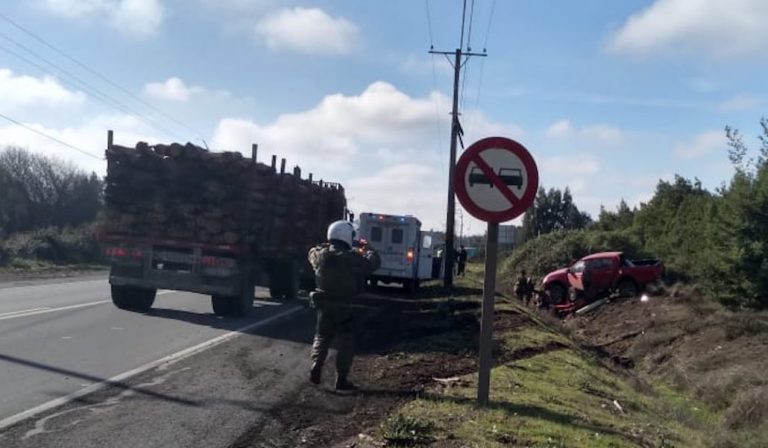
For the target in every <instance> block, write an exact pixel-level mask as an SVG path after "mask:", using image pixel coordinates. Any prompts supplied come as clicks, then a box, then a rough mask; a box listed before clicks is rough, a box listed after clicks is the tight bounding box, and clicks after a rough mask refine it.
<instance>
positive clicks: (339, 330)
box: [309, 221, 381, 391]
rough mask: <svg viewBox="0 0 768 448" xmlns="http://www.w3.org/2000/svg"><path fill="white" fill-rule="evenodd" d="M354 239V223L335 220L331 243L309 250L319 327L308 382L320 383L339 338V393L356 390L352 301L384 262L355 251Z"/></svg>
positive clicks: (372, 254) (330, 229)
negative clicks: (352, 370)
mask: <svg viewBox="0 0 768 448" xmlns="http://www.w3.org/2000/svg"><path fill="white" fill-rule="evenodd" d="M354 237H355V229H354V227H353V226H352V223H350V222H348V221H336V222H334V223H333V224H331V225H330V226H329V227H328V242H327V243H325V244H321V245H319V246H316V247H313V248H312V249H310V251H309V262H310V264H311V265H312V269H314V271H315V280H316V284H317V288H316V290H315V291H314V292H312V294H311V295H310V299H311V301H312V306H313V307H314V308H315V309H316V311H317V326H316V327H315V340H314V343H313V344H312V354H311V358H312V370H311V371H310V376H309V380H310V381H311V382H312V383H314V384H320V379H321V376H322V371H323V363H324V362H325V358H326V356H328V348H329V346H330V344H331V342H332V341H333V340H334V339H336V341H337V344H338V350H337V354H336V390H339V391H350V390H355V389H356V387H355V385H354V384H352V383H351V382H350V381H349V379H348V375H349V370H350V368H351V367H352V360H353V358H354V338H355V335H354V331H353V326H352V309H351V305H352V299H353V298H354V297H355V296H357V295H358V294H360V293H362V292H363V288H364V285H365V278H366V277H368V276H369V275H371V274H372V273H373V272H374V271H375V270H376V269H378V268H379V266H380V265H381V259H380V258H379V256H378V254H377V253H376V252H374V251H373V250H370V249H367V248H361V249H360V250H355V249H353V241H354Z"/></svg>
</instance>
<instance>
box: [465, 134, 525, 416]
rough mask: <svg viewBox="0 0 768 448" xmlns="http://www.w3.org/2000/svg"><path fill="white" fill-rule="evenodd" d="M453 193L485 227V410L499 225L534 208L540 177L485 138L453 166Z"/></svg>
mask: <svg viewBox="0 0 768 448" xmlns="http://www.w3.org/2000/svg"><path fill="white" fill-rule="evenodd" d="M454 188H455V190H456V196H457V197H458V199H459V202H460V203H461V205H462V206H463V207H464V208H465V209H466V210H467V211H468V212H469V213H470V214H471V215H472V216H474V217H475V218H477V219H480V220H482V221H486V222H487V223H488V234H487V237H486V246H485V279H484V283H483V309H482V317H481V320H480V371H479V376H478V384H477V403H478V405H480V406H487V405H488V400H489V393H490V384H491V368H492V367H493V306H494V299H495V297H496V261H497V260H496V258H497V249H498V242H499V223H501V222H505V221H510V220H512V219H514V218H516V217H518V216H520V215H522V214H523V213H524V212H525V210H527V209H528V207H530V206H531V204H533V200H534V198H535V197H536V192H537V190H538V189H539V171H538V168H537V167H536V162H535V161H534V160H533V157H532V156H531V154H530V153H529V152H528V150H527V149H525V147H524V146H523V145H521V144H520V143H517V142H516V141H514V140H510V139H508V138H504V137H489V138H485V139H482V140H480V141H477V142H475V143H473V144H472V145H471V146H470V147H469V148H467V150H466V151H464V153H463V154H462V155H461V158H460V159H459V161H458V163H457V164H456V173H455V177H454Z"/></svg>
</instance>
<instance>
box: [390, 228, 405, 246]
mask: <svg viewBox="0 0 768 448" xmlns="http://www.w3.org/2000/svg"><path fill="white" fill-rule="evenodd" d="M402 243H403V229H392V244H402Z"/></svg>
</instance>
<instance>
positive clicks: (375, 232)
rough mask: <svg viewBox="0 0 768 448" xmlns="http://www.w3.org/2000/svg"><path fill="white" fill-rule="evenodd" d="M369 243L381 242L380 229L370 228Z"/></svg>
mask: <svg viewBox="0 0 768 448" xmlns="http://www.w3.org/2000/svg"><path fill="white" fill-rule="evenodd" d="M371 241H375V242H377V243H380V242H381V227H371Z"/></svg>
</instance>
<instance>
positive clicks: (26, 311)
mask: <svg viewBox="0 0 768 448" xmlns="http://www.w3.org/2000/svg"><path fill="white" fill-rule="evenodd" d="M49 309H50V307H47V306H44V307H42V308H30V309H28V310H19V311H11V312H8V313H0V317H5V316H13V315H15V314H24V313H31V312H33V311H42V310H49Z"/></svg>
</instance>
